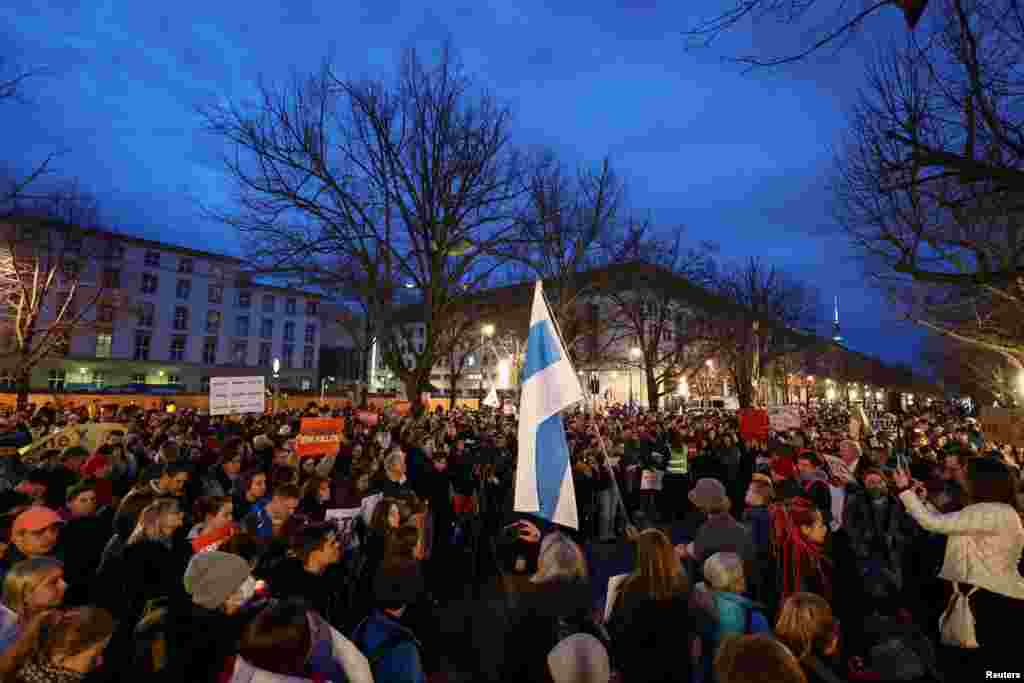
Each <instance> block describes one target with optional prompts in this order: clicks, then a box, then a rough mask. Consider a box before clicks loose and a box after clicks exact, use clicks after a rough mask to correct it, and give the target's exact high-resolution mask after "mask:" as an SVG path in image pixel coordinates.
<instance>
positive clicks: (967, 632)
mask: <svg viewBox="0 0 1024 683" xmlns="http://www.w3.org/2000/svg"><path fill="white" fill-rule="evenodd" d="M977 590H978V587H977V586H974V587H973V588H971V590H970V591H969V592H967V593H963V592H962V591H961V590H960V584H959V583H957V582H956V581H954V582H953V595H951V596H949V603H948V604H947V605H946V611H945V612H943V613H942V616H941V617H939V634H940V637H941V639H942V644H943V645H950V646H952V647H961V648H964V649H968V650H974V649H977V648H978V637H977V634H976V633H975V629H974V613H973V612H971V603H970V597H971V596H972V595H974V593H975V592H976V591H977Z"/></svg>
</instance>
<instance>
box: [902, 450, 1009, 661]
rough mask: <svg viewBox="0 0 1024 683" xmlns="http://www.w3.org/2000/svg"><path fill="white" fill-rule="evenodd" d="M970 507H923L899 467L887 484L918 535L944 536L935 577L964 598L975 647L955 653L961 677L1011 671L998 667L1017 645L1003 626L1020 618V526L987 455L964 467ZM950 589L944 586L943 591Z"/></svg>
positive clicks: (1005, 475)
mask: <svg viewBox="0 0 1024 683" xmlns="http://www.w3.org/2000/svg"><path fill="white" fill-rule="evenodd" d="M966 474H967V478H966V479H967V493H968V495H969V500H970V504H969V505H967V506H966V507H965V508H964V509H962V510H960V511H959V512H953V513H949V514H937V513H934V512H931V511H930V510H928V508H927V507H925V505H924V503H923V502H922V499H923V498H924V495H925V494H924V491H923V486H922V485H921V484H920V483H919V482H916V481H914V480H913V479H911V477H910V472H909V470H908V469H907V468H906V467H905V466H900V467H898V468H897V470H896V472H895V474H894V476H893V480H894V482H895V484H896V488H897V491H898V492H899V498H900V501H902V503H903V505H904V507H905V508H906V510H907V512H908V513H909V514H910V516H911V517H913V518H914V519H915V520H916V521H917V523H918V524H920V525H921V527H922V528H924V529H925V530H926V531H930V532H932V533H937V534H942V535H944V536H947V537H948V540H947V543H946V555H945V558H944V561H943V564H942V569H941V571H940V572H939V578H942V579H945V580H946V581H949V582H951V583H952V582H955V583H958V584H962V585H961V591H962V592H963V593H964V594H970V598H969V603H970V606H971V611H972V612H973V614H974V620H975V630H976V636H977V641H978V645H979V646H980V647H979V648H978V649H974V650H970V649H962V648H958V649H957V651H956V658H957V660H958V662H960V663H961V666H963V667H965V668H964V669H963V672H964V673H968V672H970V673H971V674H974V673H977V672H979V671H980V672H984V671H986V670H988V671H1011V670H1013V671H1015V670H1016V669H1006V668H1002V669H1000V668H998V667H999V664H998V663H999V662H1006V661H1008V660H1009V658H1010V657H1011V656H1012V654H1013V653H1014V648H1015V647H1019V646H1018V645H1017V644H1016V641H1017V640H1018V639H1019V636H1018V634H1017V633H1016V631H1015V630H1014V629H1013V628H1007V626H1008V625H1010V624H1014V623H1016V621H1017V620H1018V619H1019V617H1020V615H1021V614H1024V576H1021V574H1020V568H1019V563H1020V561H1021V553H1022V551H1024V525H1022V523H1021V518H1020V515H1019V514H1018V513H1017V510H1016V509H1015V507H1014V504H1015V499H1014V483H1013V482H1014V479H1013V477H1012V476H1011V473H1010V470H1009V468H1007V467H1006V465H1004V464H1003V463H1002V462H1000V461H999V460H997V459H995V458H972V459H971V460H970V461H969V463H968V466H967V472H966ZM950 590H952V587H951V588H950ZM965 680H966V679H965Z"/></svg>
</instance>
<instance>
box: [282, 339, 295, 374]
mask: <svg viewBox="0 0 1024 683" xmlns="http://www.w3.org/2000/svg"><path fill="white" fill-rule="evenodd" d="M281 365H283V366H284V367H285V368H287V369H289V370H291V369H292V368H294V367H295V347H294V346H293V345H292V344H285V345H284V347H282V349H281Z"/></svg>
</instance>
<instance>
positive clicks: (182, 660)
mask: <svg viewBox="0 0 1024 683" xmlns="http://www.w3.org/2000/svg"><path fill="white" fill-rule="evenodd" d="M184 587H185V591H184V594H183V595H184V597H176V598H173V599H171V600H169V601H168V602H167V603H166V604H165V605H164V606H162V607H160V608H158V609H151V610H149V611H147V613H146V614H145V615H144V616H143V618H142V620H141V621H140V622H139V624H138V626H137V627H136V629H135V638H134V642H135V652H134V657H133V662H132V668H131V669H130V671H131V674H132V676H131V677H127V676H126V677H125V678H124V679H123V680H129V678H135V677H137V676H138V675H139V674H140V673H145V674H149V676H150V677H149V678H147V679H146V680H147V683H150V681H153V682H163V681H167V682H168V683H169V682H170V681H214V680H217V676H218V675H219V674H220V673H221V672H222V671H224V670H225V669H226V668H227V667H228V665H229V664H230V660H231V657H233V656H234V654H235V645H236V643H237V642H238V638H239V637H240V635H241V632H242V628H243V627H244V625H245V623H246V621H248V618H249V616H250V615H249V613H248V612H247V611H245V610H244V609H243V608H244V607H246V606H247V605H248V604H249V603H250V602H251V601H252V599H253V597H254V596H255V594H256V582H255V580H254V579H253V577H252V574H251V573H250V569H249V563H248V562H246V561H245V560H243V559H242V558H241V557H239V556H238V555H233V554H231V553H225V552H221V551H219V550H211V551H209V552H205V553H200V554H198V555H195V556H194V557H193V558H192V560H191V561H190V562H189V564H188V568H187V569H186V570H185V575H184ZM125 673H128V672H127V671H126V672H125Z"/></svg>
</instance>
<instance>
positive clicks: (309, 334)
mask: <svg viewBox="0 0 1024 683" xmlns="http://www.w3.org/2000/svg"><path fill="white" fill-rule="evenodd" d="M306 343H307V344H315V343H316V324H315V323H309V324H308V325H306Z"/></svg>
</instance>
